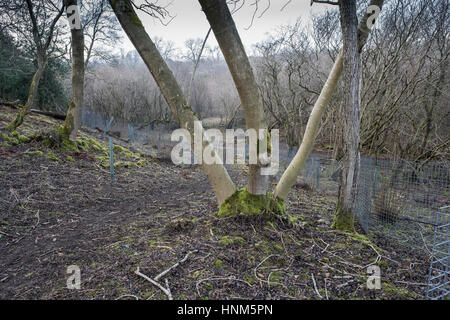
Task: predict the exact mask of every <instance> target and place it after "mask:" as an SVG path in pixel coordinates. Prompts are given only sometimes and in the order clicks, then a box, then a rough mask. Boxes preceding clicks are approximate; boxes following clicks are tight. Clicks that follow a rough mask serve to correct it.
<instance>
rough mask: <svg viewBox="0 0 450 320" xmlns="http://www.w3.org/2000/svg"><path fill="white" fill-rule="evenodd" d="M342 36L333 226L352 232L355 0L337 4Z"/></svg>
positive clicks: (356, 72) (356, 86)
mask: <svg viewBox="0 0 450 320" xmlns="http://www.w3.org/2000/svg"><path fill="white" fill-rule="evenodd" d="M339 11H340V16H341V29H342V38H343V49H342V51H343V75H344V105H343V113H342V122H343V133H344V137H343V138H344V141H343V145H342V146H343V150H342V151H343V159H342V168H341V172H340V179H339V182H340V183H339V193H338V203H337V208H336V212H335V217H334V222H333V227H334V228H336V229H338V230H343V231H349V232H354V231H355V226H354V206H355V199H356V192H357V180H358V173H359V156H360V155H359V128H360V122H359V84H360V83H359V52H358V30H357V26H358V18H357V16H356V0H346V1H341V2H340V4H339Z"/></svg>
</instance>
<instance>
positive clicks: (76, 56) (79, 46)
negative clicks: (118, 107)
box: [64, 0, 84, 141]
mask: <svg viewBox="0 0 450 320" xmlns="http://www.w3.org/2000/svg"><path fill="white" fill-rule="evenodd" d="M65 5H66V8H67V7H68V6H73V5H76V6H77V5H78V1H77V0H65ZM67 18H68V19H69V17H67ZM71 37H72V43H71V46H72V100H71V102H70V106H69V109H68V110H67V115H66V119H65V121H64V132H65V133H66V134H67V137H68V138H69V139H70V140H71V141H76V139H77V134H78V130H79V129H80V126H81V115H82V111H83V102H84V35H83V29H82V28H80V29H76V28H72V29H71Z"/></svg>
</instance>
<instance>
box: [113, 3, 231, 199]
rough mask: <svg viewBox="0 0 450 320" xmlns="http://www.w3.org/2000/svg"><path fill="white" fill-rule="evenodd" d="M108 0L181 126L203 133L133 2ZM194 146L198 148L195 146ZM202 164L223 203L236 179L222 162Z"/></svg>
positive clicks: (204, 144)
mask: <svg viewBox="0 0 450 320" xmlns="http://www.w3.org/2000/svg"><path fill="white" fill-rule="evenodd" d="M109 2H110V4H111V6H112V8H113V10H114V13H115V14H116V16H117V18H118V20H119V22H120V24H121V25H122V28H123V29H124V31H125V33H126V34H127V35H128V37H129V39H130V41H131V42H132V43H133V45H134V46H135V48H136V50H137V51H138V52H139V55H140V56H141V58H142V60H143V61H144V62H145V64H146V65H147V67H148V69H149V71H150V72H151V74H152V75H153V78H154V79H155V81H156V83H157V84H158V86H159V88H160V89H161V92H162V94H163V96H164V98H165V100H166V102H167V104H168V105H169V107H170V109H171V111H172V113H173V114H174V116H175V119H177V121H178V123H179V124H180V126H181V127H182V128H185V129H187V130H188V131H189V133H190V134H191V137H194V124H195V123H197V125H200V128H197V130H198V129H200V132H203V128H202V127H201V124H200V122H197V121H198V118H197V117H196V116H195V114H194V112H193V111H192V108H191V107H190V106H189V104H188V103H187V101H186V99H185V97H184V95H183V92H182V91H181V88H180V86H179V85H178V83H177V81H176V79H175V77H174V75H173V74H172V71H170V69H169V67H168V66H167V64H166V63H165V61H164V59H163V58H162V57H161V54H160V53H159V51H158V49H157V48H156V46H155V44H154V43H153V41H152V40H151V39H150V37H149V36H148V34H147V33H146V32H145V29H144V26H143V25H142V23H141V21H140V19H139V17H138V16H137V14H136V12H135V11H134V8H133V7H132V5H131V4H130V1H129V0H109ZM194 140H195V139H193V138H192V139H191V143H192V144H193V143H194ZM207 145H208V142H206V141H204V140H203V149H204V148H205V147H206V146H207ZM193 149H194V150H195V149H196V148H193ZM194 152H195V151H194ZM198 156H200V157H201V154H200V155H198V154H197V157H198ZM202 165H203V169H204V171H205V173H206V175H207V176H208V179H209V182H210V183H211V186H212V188H213V190H214V192H215V195H216V197H217V200H218V202H219V204H222V203H223V202H224V201H225V200H226V199H227V198H229V197H230V196H231V195H232V194H234V193H235V191H236V186H235V185H234V183H233V181H231V178H230V176H229V175H228V172H227V170H226V169H225V167H224V166H223V165H222V164H212V165H208V164H206V163H205V162H204V161H202Z"/></svg>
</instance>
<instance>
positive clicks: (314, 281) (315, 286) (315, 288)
mask: <svg viewBox="0 0 450 320" xmlns="http://www.w3.org/2000/svg"><path fill="white" fill-rule="evenodd" d="M311 277H312V281H313V284H314V290H315V291H316V293H317V295H318V296H319V298H320V299H323V297H322V295H321V294H320V293H319V290H317V284H316V279H315V278H314V274H313V273H311Z"/></svg>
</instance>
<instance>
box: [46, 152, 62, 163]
mask: <svg viewBox="0 0 450 320" xmlns="http://www.w3.org/2000/svg"><path fill="white" fill-rule="evenodd" d="M47 159H49V160H51V161H57V162H59V161H61V160H60V159H59V157H58V156H57V155H56V154H54V153H53V152H51V151H49V152H47Z"/></svg>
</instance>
